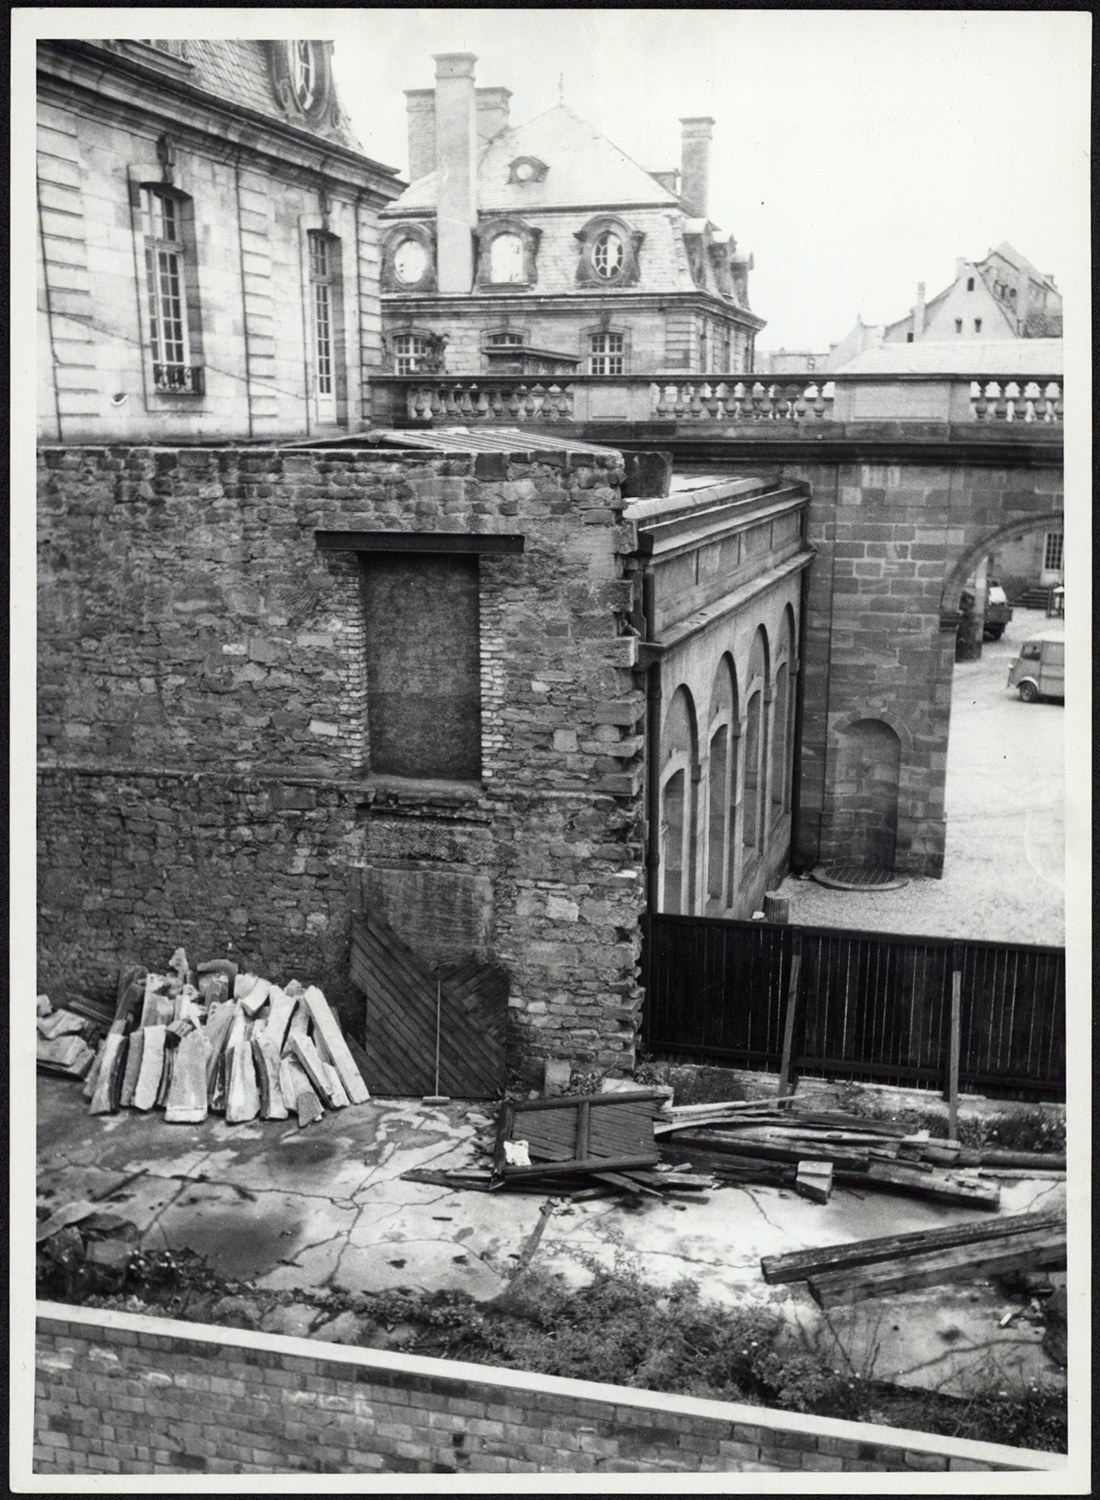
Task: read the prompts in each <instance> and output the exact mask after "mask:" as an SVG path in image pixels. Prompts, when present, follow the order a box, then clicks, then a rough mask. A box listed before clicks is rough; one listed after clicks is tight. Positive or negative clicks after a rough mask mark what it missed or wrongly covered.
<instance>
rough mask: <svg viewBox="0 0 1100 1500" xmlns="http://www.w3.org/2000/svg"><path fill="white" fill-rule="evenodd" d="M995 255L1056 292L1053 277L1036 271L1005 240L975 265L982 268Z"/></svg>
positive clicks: (1024, 256)
mask: <svg viewBox="0 0 1100 1500" xmlns="http://www.w3.org/2000/svg"><path fill="white" fill-rule="evenodd" d="M995 255H999V256H1000V257H1001V259H1002V260H1007V261H1008V263H1009V265H1010V266H1015V267H1016V269H1017V270H1018V271H1026V272H1027V273H1028V274H1029V275H1030V276H1032V277H1033V278H1034V279H1035V280H1036V281H1041V282H1043V283H1044V284H1045V285H1046V286H1048V287H1050V289H1051V290H1052V291H1055V292H1056V291H1057V290H1058V288H1057V287H1056V286H1055V284H1054V278H1053V276H1048V275H1046V273H1045V272H1043V271H1038V270H1036V268H1035V267H1034V266H1033V265H1032V264H1031V262H1030V261H1029V260H1028V258H1027V256H1026V255H1021V254H1020V252H1019V251H1018V250H1014V249H1013V247H1012V246H1011V245H1010V244H1009V243H1008V241H1007V240H1002V241H1001V243H1000V244H999V245H998V246H997V248H996V250H990V252H989V254H988V255H987V256H986V257H985V259H984V260H980V261H978V262H977V264H978V265H979V266H984V265H986V264H987V263H988V262H989V261H990V260H992V258H993V256H995Z"/></svg>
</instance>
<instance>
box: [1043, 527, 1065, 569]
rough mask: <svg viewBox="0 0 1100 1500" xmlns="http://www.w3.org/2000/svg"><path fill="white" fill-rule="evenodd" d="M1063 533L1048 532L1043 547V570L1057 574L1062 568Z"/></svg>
mask: <svg viewBox="0 0 1100 1500" xmlns="http://www.w3.org/2000/svg"><path fill="white" fill-rule="evenodd" d="M1063 539H1064V538H1063V533H1062V532H1060V531H1048V532H1047V534H1046V541H1045V543H1044V545H1043V568H1044V570H1049V571H1050V572H1057V571H1059V570H1060V569H1061V567H1062V554H1063Z"/></svg>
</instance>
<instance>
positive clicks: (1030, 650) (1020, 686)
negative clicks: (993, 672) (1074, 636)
mask: <svg viewBox="0 0 1100 1500" xmlns="http://www.w3.org/2000/svg"><path fill="white" fill-rule="evenodd" d="M1008 686H1009V687H1014V688H1015V689H1016V691H1017V692H1018V693H1019V695H1020V697H1021V698H1022V699H1023V701H1024V702H1025V703H1034V702H1035V701H1036V700H1037V699H1039V698H1063V699H1064V698H1065V696H1066V638H1065V636H1064V635H1062V634H1061V633H1060V632H1058V633H1056V632H1054V631H1053V630H1047V631H1043V632H1042V633H1041V634H1039V635H1033V636H1031V637H1030V639H1028V640H1026V641H1024V642H1023V643H1022V645H1021V646H1020V654H1019V656H1017V658H1016V660H1015V661H1014V662H1013V663H1012V665H1011V667H1009V669H1008Z"/></svg>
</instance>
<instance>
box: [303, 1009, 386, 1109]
mask: <svg viewBox="0 0 1100 1500" xmlns="http://www.w3.org/2000/svg"><path fill="white" fill-rule="evenodd" d="M302 998H303V1003H304V1005H305V1006H306V1008H307V1009H308V1011H309V1013H310V1015H311V1016H312V1017H313V1025H314V1029H315V1031H316V1033H317V1035H318V1036H319V1037H322V1038H323V1039H324V1043H325V1046H326V1047H327V1048H328V1051H329V1055H330V1056H331V1058H332V1062H333V1066H334V1067H335V1069H336V1071H337V1073H338V1074H339V1075H340V1082H341V1083H342V1084H343V1086H344V1088H345V1090H346V1091H347V1097H348V1099H349V1100H350V1101H351V1103H352V1104H365V1103H366V1102H367V1100H368V1099H369V1098H370V1093H369V1091H368V1089H367V1086H366V1084H365V1083H364V1082H363V1079H362V1076H361V1074H360V1072H359V1069H358V1068H357V1067H356V1065H355V1059H354V1058H353V1057H352V1055H351V1053H350V1052H349V1051H348V1045H347V1043H346V1042H345V1041H344V1034H343V1032H342V1031H341V1030H340V1027H339V1024H338V1023H337V1020H336V1017H335V1016H334V1015H333V1014H332V1009H331V1007H330V1006H329V1003H328V1001H327V1000H326V999H325V997H324V995H323V994H322V992H321V991H320V990H319V989H318V988H317V986H316V985H312V984H311V985H310V986H309V988H308V989H307V990H306V992H305V995H304V996H303V997H302Z"/></svg>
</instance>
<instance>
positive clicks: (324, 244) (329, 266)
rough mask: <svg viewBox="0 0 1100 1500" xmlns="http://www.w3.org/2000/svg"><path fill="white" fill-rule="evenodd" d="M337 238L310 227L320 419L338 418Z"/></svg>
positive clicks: (310, 271)
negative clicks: (335, 356) (335, 351)
mask: <svg viewBox="0 0 1100 1500" xmlns="http://www.w3.org/2000/svg"><path fill="white" fill-rule="evenodd" d="M334 252H335V242H334V241H333V240H332V239H331V238H330V237H329V236H328V235H326V234H323V233H322V232H321V231H320V230H317V229H311V230H310V231H309V281H310V289H311V292H312V297H313V384H314V394H315V396H316V401H317V418H318V420H319V421H322V422H324V421H328V422H335V420H336V382H335V376H334V369H333V276H334V267H333V259H334Z"/></svg>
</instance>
